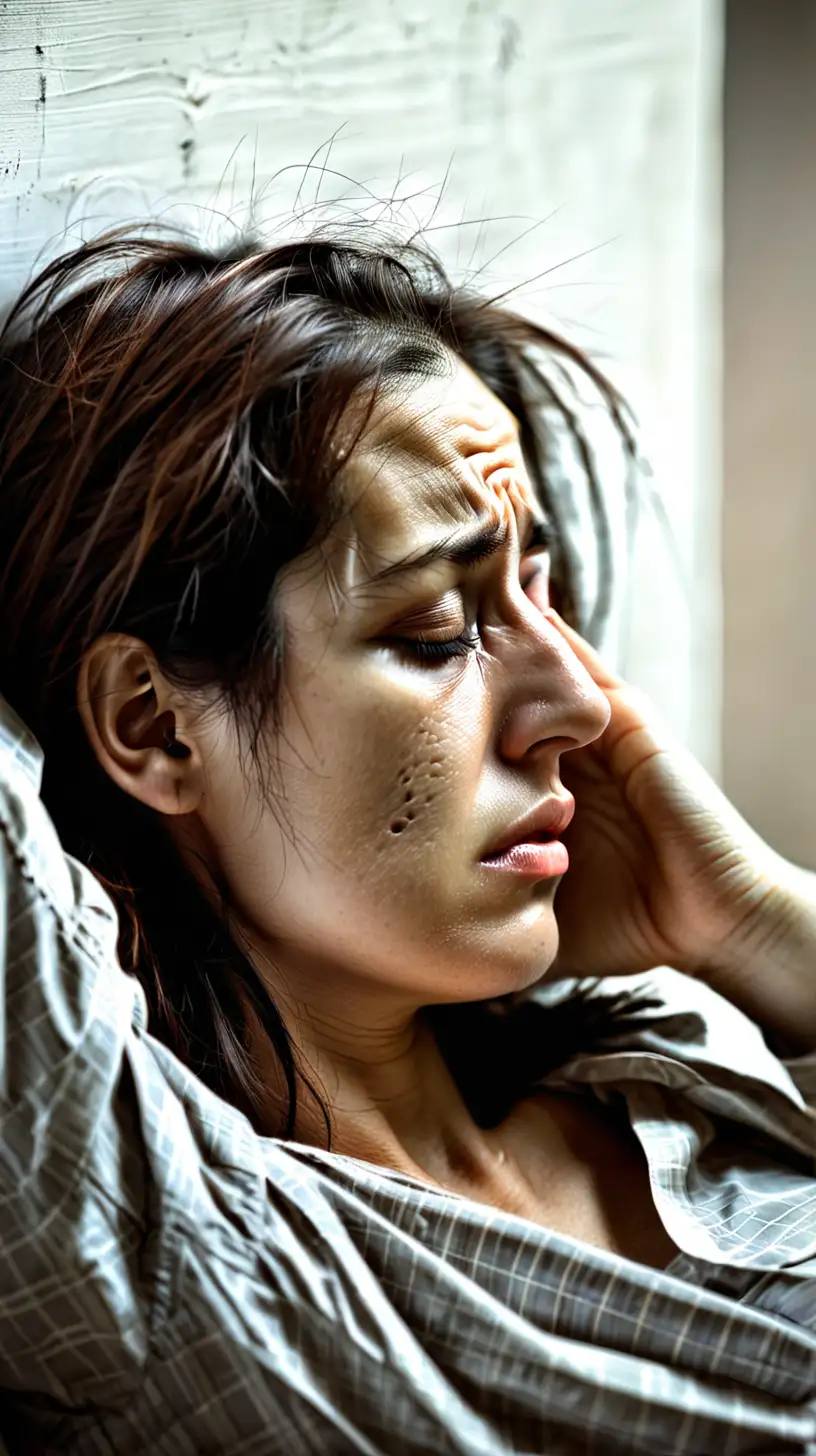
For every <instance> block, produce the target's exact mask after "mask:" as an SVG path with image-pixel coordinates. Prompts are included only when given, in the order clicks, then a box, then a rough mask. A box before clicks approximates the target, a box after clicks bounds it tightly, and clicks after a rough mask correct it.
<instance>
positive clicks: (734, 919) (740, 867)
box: [548, 611, 785, 999]
mask: <svg viewBox="0 0 816 1456" xmlns="http://www.w3.org/2000/svg"><path fill="white" fill-rule="evenodd" d="M548 616H549V617H550V619H551V620H552V622H553V624H554V625H555V626H556V627H557V628H558V630H559V631H560V632H561V633H562V634H563V636H564V637H565V638H566V640H567V642H568V643H569V645H570V647H571V648H572V650H573V651H574V652H575V654H576V656H577V657H578V658H579V659H580V661H581V662H582V663H583V665H584V666H585V667H586V668H587V670H588V671H589V673H590V674H591V676H592V677H593V679H594V681H595V682H596V683H597V684H598V686H599V687H600V688H601V689H602V690H603V691H604V693H605V694H606V697H607V698H608V700H609V704H610V707H611V710H612V714H611V718H610V722H609V726H608V727H607V729H606V731H605V732H604V734H603V735H602V737H601V738H599V739H598V740H596V742H594V743H592V744H590V745H589V746H588V747H586V748H581V749H576V750H575V751H573V752H569V753H565V754H564V756H563V758H562V760H561V773H562V778H563V781H564V783H565V785H566V787H567V788H569V789H570V790H571V792H572V793H573V794H574V795H575V800H576V814H575V819H574V821H573V824H572V825H571V827H570V829H569V830H568V831H567V833H566V834H565V836H564V839H565V842H566V844H567V846H568V848H569V853H570V869H569V872H568V873H567V875H566V876H565V877H564V880H563V882H562V884H561V886H560V887H559V890H558V894H557V896H556V902H555V908H556V915H557V918H558V923H559V929H560V949H559V952H558V957H557V960H556V964H555V967H554V972H555V974H557V975H559V974H560V975H577V976H590V975H615V974H628V973H633V972H636V971H642V970H648V969H651V968H652V967H654V966H658V965H671V966H674V967H676V968H677V969H678V970H682V971H685V972H686V973H687V974H691V975H700V976H705V978H706V979H707V980H709V981H710V982H711V983H712V984H715V985H716V977H717V975H718V974H719V975H720V976H721V978H725V979H726V980H727V977H728V969H727V968H729V967H731V966H732V964H733V965H734V966H736V965H737V964H738V962H739V951H740V948H742V952H743V955H747V953H748V947H750V946H751V945H752V944H753V943H754V941H756V940H757V937H759V938H760V939H761V938H762V936H763V935H764V933H765V931H766V930H767V926H768V925H769V924H770V920H769V919H767V917H771V916H775V917H777V918H778V915H779V908H778V903H777V902H778V900H779V885H780V882H781V878H782V867H783V866H784V863H785V862H784V861H783V860H781V858H780V857H779V856H778V855H776V854H774V852H773V851H772V850H771V849H770V847H769V846H768V845H767V844H766V843H765V842H764V841H763V840H762V839H760V837H759V836H758V835H757V834H756V833H755V832H754V831H753V830H752V829H751V828H750V827H749V825H748V824H747V823H746V822H745V820H744V819H742V817H741V816H740V815H739V814H738V813H737V811H736V810H735V809H734V807H733V805H732V804H730V803H729V801H728V800H727V799H726V798H725V796H724V795H723V794H722V793H721V791H720V790H719V788H718V787H717V785H716V784H715V783H714V781H713V780H712V779H711V778H710V777H709V775H708V774H707V773H706V772H705V770H704V769H703V768H702V766H701V765H700V764H699V763H698V762H697V761H696V760H695V759H694V758H693V757H692V755H691V754H690V753H689V752H688V751H687V750H686V749H685V748H684V747H683V746H682V745H681V744H679V743H678V742H676V741H675V740H674V739H673V738H672V736H671V734H670V733H669V731H668V730H667V728H666V727H665V725H664V724H663V723H662V722H661V720H660V718H659V715H658V714H657V712H656V710H655V708H654V707H653V705H652V704H651V703H650V702H649V700H648V699H647V698H646V697H645V696H644V695H643V694H642V693H640V692H639V691H638V690H637V689H635V688H633V687H631V686H629V684H627V683H625V682H624V681H623V680H622V679H621V678H619V677H616V676H615V675H614V674H613V673H611V672H609V671H608V670H607V669H606V668H605V667H604V666H603V664H602V662H601V660H600V658H599V657H598V655H597V654H596V653H595V652H594V650H593V649H592V648H591V647H589V646H588V644H587V643H586V642H584V641H583V639H582V638H581V637H579V635H578V634H577V633H576V632H574V631H573V630H572V629H571V628H570V627H568V626H567V625H566V623H565V622H563V621H562V619H561V618H560V617H559V616H558V614H557V613H556V612H555V611H550V612H549V613H548ZM725 994H730V993H729V991H728V990H726V991H725ZM732 999H738V998H737V997H733V996H732Z"/></svg>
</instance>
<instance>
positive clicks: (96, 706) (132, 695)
mask: <svg viewBox="0 0 816 1456" xmlns="http://www.w3.org/2000/svg"><path fill="white" fill-rule="evenodd" d="M77 702H78V708H79V712H80V716H81V718H82V722H83V726H84V728H85V732H86V733H87V735H88V741H89V742H90V744H91V747H92V749H93V751H94V753H95V755H96V757H97V759H98V760H99V763H100V764H101V766H102V767H103V768H104V770H105V772H106V773H107V774H108V775H109V777H110V778H111V779H113V781H114V783H116V784H118V786H119V787H120V788H121V789H124V791H125V792H126V793H128V794H131V795H132V796H133V798H135V799H139V800H140V801H141V802H142V803H144V804H147V805H148V806H149V807H150V808H153V809H155V810H156V811H157V812H158V813H161V814H188V813H190V812H191V811H192V810H193V809H194V808H195V807H196V805H197V804H198V802H199V800H200V797H201V776H200V771H199V769H200V765H199V763H198V756H197V753H196V751H195V749H194V747H191V746H190V745H189V744H188V743H185V742H184V741H183V740H182V738H181V733H180V724H179V722H178V711H177V709H176V708H175V707H174V706H171V702H172V695H171V692H170V689H169V685H168V684H167V683H166V681H165V679H164V678H163V676H162V674H161V671H160V670H159V668H158V665H157V664H156V662H155V659H154V658H153V656H152V654H151V652H150V649H149V648H148V647H147V646H146V645H145V644H144V643H143V642H139V641H138V639H136V638H134V637H119V636H116V635H114V634H111V633H109V634H106V635H105V636H104V637H100V638H97V640H96V641H95V642H93V643H92V644H91V646H90V647H89V649H88V651H87V652H86V653H85V656H84V658H83V660H82V664H81V667H80V672H79V678H78V682H77Z"/></svg>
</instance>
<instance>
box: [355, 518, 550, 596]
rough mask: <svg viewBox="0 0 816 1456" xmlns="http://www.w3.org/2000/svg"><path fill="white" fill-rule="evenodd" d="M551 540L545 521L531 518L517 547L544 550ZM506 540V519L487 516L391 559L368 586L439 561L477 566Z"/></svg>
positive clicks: (525, 549) (433, 564)
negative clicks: (468, 527) (423, 547)
mask: <svg viewBox="0 0 816 1456" xmlns="http://www.w3.org/2000/svg"><path fill="white" fill-rule="evenodd" d="M551 540H552V532H551V531H550V528H549V526H548V525H547V523H546V521H543V520H538V519H536V518H535V517H531V518H530V519H529V521H528V523H527V526H526V528H525V530H524V533H523V540H522V541H521V542H520V543H519V544H520V550H521V551H522V552H524V551H535V550H540V549H545V548H546V547H548V546H549V545H550V542H551ZM506 543H507V523H506V521H503V520H496V519H494V518H493V517H490V519H489V520H486V521H479V522H477V524H476V526H475V527H473V528H472V529H471V530H469V531H467V532H464V533H462V534H461V535H459V536H445V537H443V539H442V540H440V541H434V542H433V544H432V545H431V546H426V547H425V549H424V550H422V551H414V552H411V553H410V554H409V555H408V556H403V557H401V558H400V560H399V561H392V562H390V563H389V565H388V566H384V567H383V568H382V570H381V571H378V572H375V574H374V575H373V576H372V577H371V578H370V579H369V585H376V583H377V582H381V581H390V580H391V579H392V578H393V577H395V576H401V575H402V574H403V573H407V572H409V571H423V570H424V569H425V568H426V567H428V566H435V565H436V563H437V562H439V561H448V562H451V563H452V564H453V565H454V566H476V565H477V563H478V562H480V561H484V560H485V559H486V557H488V556H493V555H495V553H496V552H497V551H501V549H502V547H503V546H504V545H506Z"/></svg>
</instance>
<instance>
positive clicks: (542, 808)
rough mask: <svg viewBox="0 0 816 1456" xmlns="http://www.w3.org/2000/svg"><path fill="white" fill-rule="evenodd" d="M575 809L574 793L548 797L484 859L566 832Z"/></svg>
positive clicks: (483, 857)
mask: <svg viewBox="0 0 816 1456" xmlns="http://www.w3.org/2000/svg"><path fill="white" fill-rule="evenodd" d="M574 813H575V800H574V799H573V797H572V794H567V795H566V796H565V797H563V798H560V797H559V798H552V799H546V800H545V801H544V803H543V804H539V805H538V806H537V807H536V808H535V809H533V810H532V812H531V813H529V814H525V816H524V818H523V819H519V820H517V821H516V823H515V824H513V825H511V827H510V828H509V829H507V830H506V831H505V833H504V834H502V835H501V836H500V838H498V839H497V840H496V841H495V843H494V844H493V845H491V847H490V849H488V850H487V851H486V853H485V854H483V855H482V859H483V860H490V859H495V858H496V857H497V856H499V855H502V854H505V853H506V852H507V850H509V849H513V848H514V847H515V846H516V845H519V844H546V843H548V842H549V841H550V840H553V839H557V838H558V836H559V834H563V832H564V830H565V829H566V828H567V826H568V824H569V823H570V822H571V820H572V817H573V815H574Z"/></svg>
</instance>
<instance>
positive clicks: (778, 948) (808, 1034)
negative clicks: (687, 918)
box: [691, 856, 816, 1051]
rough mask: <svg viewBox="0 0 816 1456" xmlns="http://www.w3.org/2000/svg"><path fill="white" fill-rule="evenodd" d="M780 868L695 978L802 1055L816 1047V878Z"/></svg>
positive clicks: (764, 878)
mask: <svg viewBox="0 0 816 1456" xmlns="http://www.w3.org/2000/svg"><path fill="white" fill-rule="evenodd" d="M774 860H775V863H774V864H773V865H770V864H768V865H767V867H766V868H764V869H763V873H762V875H761V876H760V877H758V884H757V893H756V896H755V897H754V903H753V904H752V905H751V907H750V909H749V910H748V912H747V914H746V915H745V917H744V918H743V920H742V921H741V922H740V924H739V925H738V927H737V928H736V929H735V930H734V931H733V933H732V934H730V935H729V936H727V938H725V939H724V940H723V942H722V944H721V946H720V947H719V948H718V951H717V954H716V955H714V956H713V957H711V958H710V959H708V960H707V961H706V962H705V964H697V965H695V967H694V969H693V970H691V974H694V975H696V976H697V977H698V978H699V979H700V980H703V981H705V983H706V984H707V985H709V986H711V988H712V989H713V990H715V991H719V992H720V994H721V995H723V996H726V997H727V999H728V1000H730V1001H733V1002H734V1004H735V1005H737V1006H739V1008H740V1010H742V1011H745V1012H746V1014H747V1015H749V1016H751V1017H752V1019H753V1020H754V1021H756V1022H758V1023H759V1025H760V1026H762V1027H764V1028H766V1029H767V1030H769V1031H772V1032H773V1033H775V1034H777V1035H781V1036H783V1037H784V1038H785V1039H786V1040H787V1041H789V1042H790V1043H791V1044H792V1045H794V1046H796V1047H797V1048H799V1049H801V1050H802V1051H804V1050H809V1049H811V1048H813V1047H814V1046H816V875H813V874H811V873H810V872H809V871H807V870H802V869H800V868H799V867H798V866H796V865H792V864H790V863H789V862H788V861H786V860H783V859H782V858H781V857H780V856H774Z"/></svg>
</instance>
